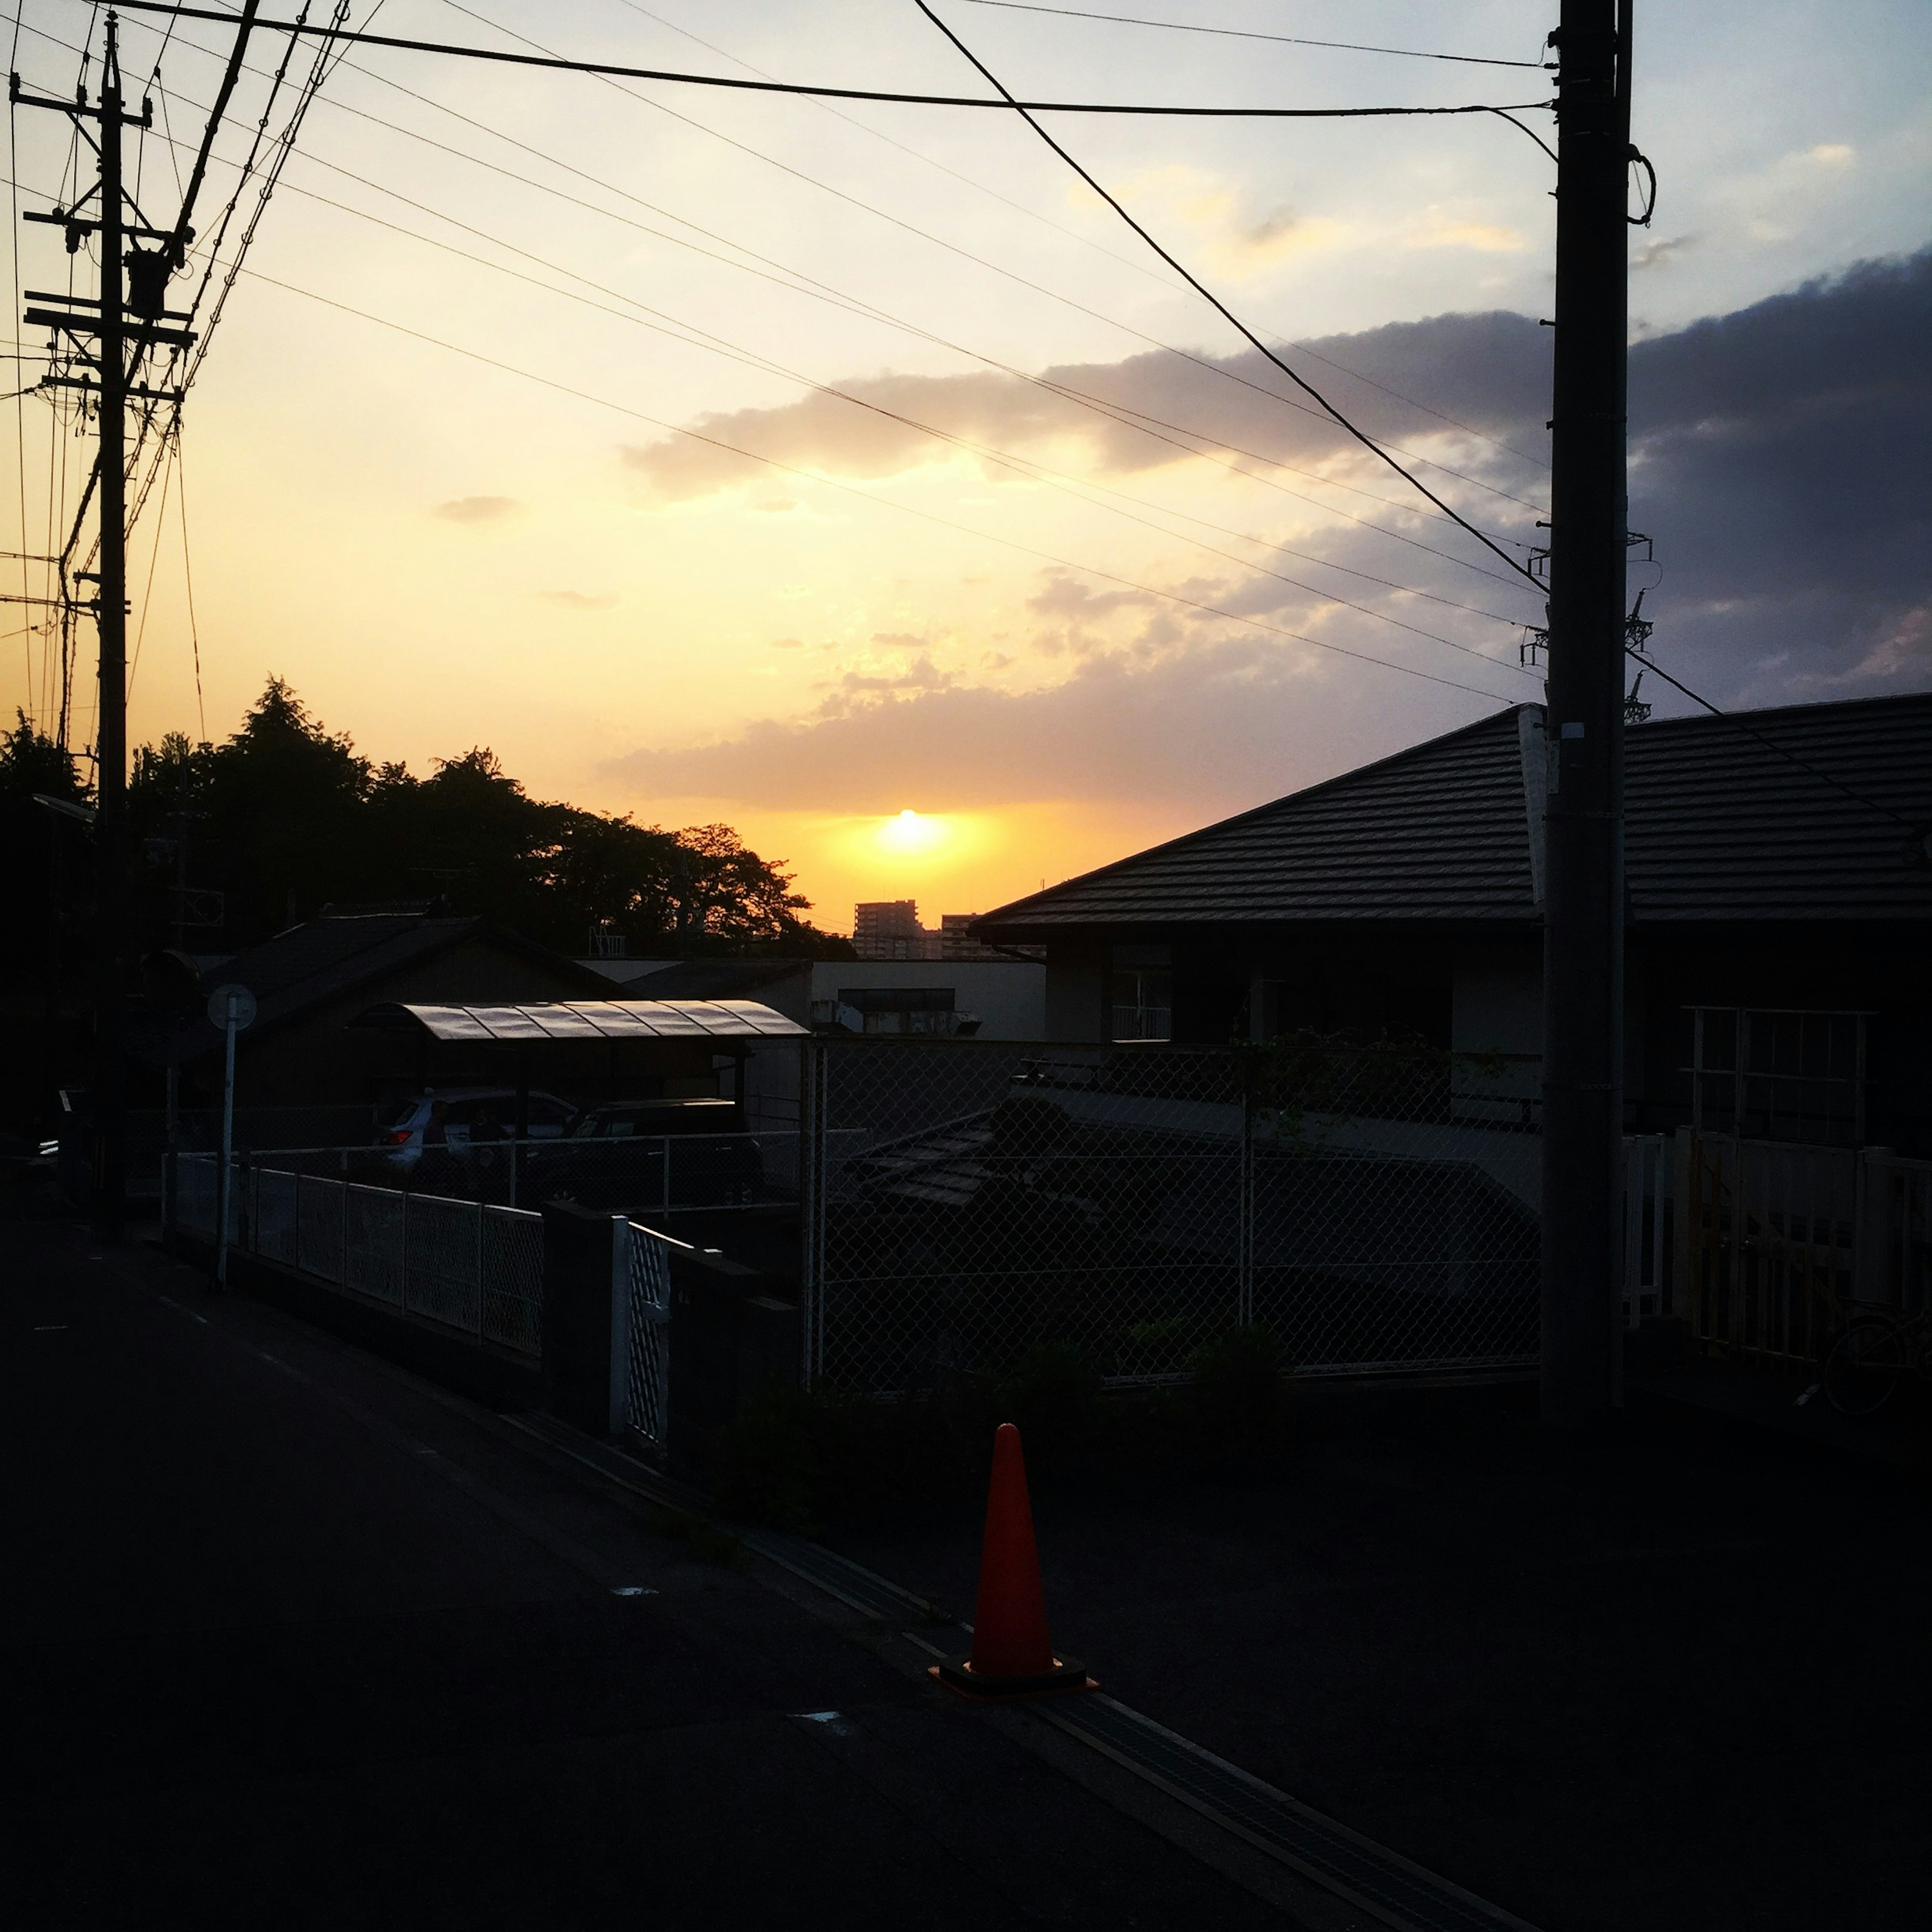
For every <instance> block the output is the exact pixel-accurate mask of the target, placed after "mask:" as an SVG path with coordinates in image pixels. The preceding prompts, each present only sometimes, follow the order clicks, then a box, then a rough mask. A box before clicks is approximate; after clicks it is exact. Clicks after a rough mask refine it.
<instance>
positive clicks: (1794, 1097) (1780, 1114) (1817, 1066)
mask: <svg viewBox="0 0 1932 1932" xmlns="http://www.w3.org/2000/svg"><path fill="white" fill-rule="evenodd" d="M1688 1014H1689V1017H1690V1022H1691V1064H1690V1065H1689V1066H1688V1067H1686V1068H1685V1072H1686V1073H1688V1074H1689V1075H1690V1076H1691V1125H1692V1126H1693V1127H1694V1128H1696V1129H1697V1130H1698V1131H1699V1132H1700V1133H1717V1134H1738V1135H1741V1136H1742V1137H1743V1138H1744V1139H1747V1140H1764V1141H1799V1142H1811V1143H1812V1144H1813V1145H1823V1146H1827V1147H1859V1146H1862V1145H1864V1127H1865V1121H1864V1112H1865V1109H1864V1099H1865V1019H1866V1017H1867V1016H1865V1015H1864V1014H1863V1013H1801V1012H1796V1011H1778V1010H1770V1009H1766V1008H1752V1007H1690V1008H1688Z"/></svg>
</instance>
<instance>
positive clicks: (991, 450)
mask: <svg viewBox="0 0 1932 1932" xmlns="http://www.w3.org/2000/svg"><path fill="white" fill-rule="evenodd" d="M307 158H308V159H309V160H316V159H317V157H315V156H313V155H311V156H308V157H307ZM322 165H323V166H329V167H331V168H334V167H335V164H334V163H329V162H324V163H322ZM335 171H336V172H341V173H343V174H345V175H348V176H349V178H350V179H351V180H355V181H361V182H362V184H363V185H365V186H366V187H375V188H377V189H378V190H379V191H380V192H382V193H386V194H389V195H390V196H392V198H393V199H396V200H398V201H401V202H404V205H407V206H409V207H412V208H416V209H418V210H419V211H420V212H422V213H423V214H429V215H431V216H433V217H434V218H435V219H437V220H442V221H446V222H448V223H449V224H450V226H452V227H455V228H458V229H461V230H463V232H464V233H467V234H471V235H474V236H476V237H477V238H478V239H479V240H481V241H484V242H490V243H491V244H492V245H494V246H496V247H497V248H503V249H505V250H507V251H508V252H510V253H511V254H515V255H520V256H521V257H523V259H524V260H526V261H530V262H533V263H536V265H537V266H538V267H540V268H543V269H547V270H548V271H550V273H552V274H553V275H564V276H567V277H568V278H570V279H571V281H578V282H581V283H583V284H584V286H585V287H588V288H592V289H594V290H596V291H597V292H598V293H599V294H601V295H606V296H610V297H611V298H612V299H613V300H614V301H616V302H622V303H623V304H625V305H626V308H628V309H634V310H637V311H640V314H637V315H631V314H625V312H624V311H620V310H616V309H612V308H607V307H606V306H605V305H604V304H603V303H601V302H593V301H592V300H590V299H589V298H588V297H587V296H582V295H579V294H577V293H574V291H572V290H568V289H559V288H557V287H555V286H554V285H553V284H550V283H547V282H544V281H540V280H538V278H535V277H534V276H531V275H524V274H523V273H522V272H520V271H519V270H517V269H511V268H508V267H506V266H505V265H504V264H502V263H498V262H492V261H490V260H487V258H486V257H482V256H480V255H476V254H472V253H471V252H470V251H469V250H467V249H463V248H457V247H455V245H453V244H452V243H450V242H444V241H440V240H439V239H437V238H435V237H434V236H427V235H423V234H421V233H419V232H418V231H416V229H410V228H406V227H404V226H401V224H400V223H396V222H392V221H389V220H385V219H384V218H383V217H381V216H380V215H376V214H370V213H368V211H366V210H365V209H362V208H353V207H351V206H350V205H348V204H347V203H346V202H339V201H337V200H335V199H333V198H332V197H331V196H327V195H323V194H318V193H316V192H315V190H313V189H310V188H305V187H302V186H300V185H299V184H297V183H293V182H292V183H290V184H289V186H290V191H291V192H292V193H296V194H299V195H302V196H304V197H305V198H306V199H310V200H313V201H315V202H320V204H321V205H323V206H324V207H328V208H335V209H337V210H338V211H340V212H341V213H343V214H350V215H353V216H354V217H356V218H357V219H359V220H364V221H367V222H369V223H372V224H374V226H378V227H381V228H383V229H387V230H389V232H390V233H393V234H398V235H401V236H406V237H407V239H410V240H412V241H414V242H420V243H422V245H424V246H425V247H428V248H437V249H440V250H442V251H444V252H446V253H447V254H452V255H455V257H458V260H463V261H466V262H470V263H474V264H475V265H476V266H478V267H481V268H486V269H490V270H491V271H492V272H494V273H496V274H499V275H508V276H510V277H511V278H514V280H516V281H522V282H524V283H526V284H529V286H531V287H535V288H540V289H542V290H544V291H545V292H546V293H549V294H552V295H556V296H560V297H562V299H565V300H566V301H570V302H577V303H578V304H580V305H582V306H584V307H586V308H591V309H592V310H594V311H596V312H597V313H598V314H605V315H611V316H615V317H616V318H617V319H618V320H620V321H628V322H631V323H634V324H635V325H637V326H641V327H644V328H649V329H655V330H657V331H658V332H660V333H662V334H665V335H669V336H670V338H671V339H672V340H673V341H679V342H682V343H684V344H686V346H688V347H694V348H700V349H703V350H706V351H707V352H708V353H712V354H715V355H721V356H725V357H727V359H729V360H731V361H734V362H739V363H742V364H743V365H745V366H746V367H748V368H757V369H759V370H760V371H764V372H766V373H767V374H776V375H779V376H782V377H784V378H785V379H786V380H788V381H791V382H795V383H799V384H800V385H802V386H804V387H805V388H806V389H810V390H811V391H813V392H814V393H816V394H818V395H825V396H829V397H832V398H835V399H836V400H838V401H841V402H844V403H847V404H851V405H852V406H853V407H856V408H858V409H862V410H867V411H868V412H869V413H872V414H874V415H876V416H882V417H884V418H886V419H888V420H889V421H892V422H898V423H901V424H903V425H905V426H906V427H907V428H911V429H913V430H916V431H919V433H920V434H923V435H926V436H929V437H933V438H935V440H938V441H941V442H944V443H950V444H952V445H953V446H956V447H958V448H960V449H965V450H967V451H968V452H971V453H972V454H974V455H979V456H982V457H986V458H990V459H992V460H993V461H995V462H996V463H999V464H1001V466H1004V467H1006V468H1009V469H1015V470H1016V471H1017V472H1019V473H1020V474H1022V475H1027V476H1030V477H1032V478H1036V479H1038V480H1042V481H1046V482H1048V483H1049V484H1051V485H1052V487H1056V488H1059V489H1061V490H1065V491H1067V492H1068V493H1072V494H1073V495H1075V496H1076V497H1077V498H1078V499H1079V500H1080V501H1082V502H1090V503H1091V502H1094V498H1093V497H1092V496H1086V495H1084V494H1082V492H1083V490H1098V491H1099V492H1100V494H1101V495H1103V496H1118V498H1120V499H1121V501H1122V502H1128V503H1133V504H1136V505H1138V506H1139V508H1143V509H1148V510H1154V511H1159V512H1160V513H1161V514H1164V515H1168V516H1174V517H1180V518H1181V519H1182V520H1184V522H1187V523H1198V524H1199V525H1201V526H1202V527H1203V528H1205V529H1215V530H1219V531H1220V532H1221V533H1222V534H1223V535H1228V536H1232V537H1235V538H1238V539H1240V540H1241V541H1243V542H1246V543H1252V544H1256V545H1259V546H1260V547H1264V548H1266V549H1268V550H1274V551H1277V552H1281V553H1286V554H1288V555H1290V556H1299V557H1301V558H1303V559H1304V560H1305V561H1307V562H1310V563H1313V564H1315V565H1317V566H1318V567H1320V568H1332V569H1336V570H1339V571H1342V572H1343V573H1344V574H1346V575H1349V576H1352V577H1361V578H1362V579H1363V580H1364V581H1366V582H1369V583H1376V584H1379V585H1381V586H1383V587H1384V588H1385V589H1392V590H1395V591H1397V592H1402V593H1403V594H1405V595H1412V596H1415V597H1420V598H1424V599H1426V600H1427V601H1430V602H1432V603H1436V604H1443V605H1445V607H1448V608H1450V609H1452V610H1463V611H1465V612H1467V613H1469V614H1470V615H1472V616H1480V617H1483V618H1485V619H1488V620H1489V621H1490V622H1495V623H1499V624H1502V625H1505V626H1507V627H1508V628H1514V629H1520V628H1522V625H1521V620H1520V619H1516V618H1511V617H1505V616H1502V615H1501V614H1500V613H1498V612H1495V611H1489V610H1478V609H1476V608H1475V607H1474V606H1472V605H1470V604H1460V603H1457V602H1456V601H1455V600H1454V599H1453V598H1446V597H1440V596H1438V595H1436V594H1435V593H1434V592H1430V591H1427V590H1421V589H1417V588H1416V587H1415V586H1413V585H1411V584H1406V583H1396V582H1394V581H1393V580H1391V579H1389V578H1388V577H1375V576H1373V575H1371V574H1370V573H1369V572H1367V571H1358V570H1353V569H1351V568H1349V566H1348V565H1344V564H1333V563H1331V562H1330V561H1329V559H1327V558H1325V557H1319V556H1310V555H1309V554H1308V553H1307V552H1304V551H1298V550H1292V549H1290V548H1289V546H1287V545H1286V544H1279V543H1277V542H1276V541H1274V539H1273V538H1267V537H1259V536H1255V535H1252V534H1251V533H1250V532H1247V531H1244V530H1235V529H1229V528H1228V527H1227V526H1226V525H1223V524H1217V523H1213V522H1212V521H1211V520H1209V519H1208V518H1205V517H1196V516H1194V515H1193V514H1190V512H1188V511H1184V510H1176V509H1173V508H1170V507H1169V506H1168V505H1163V504H1155V503H1150V502H1148V501H1147V500H1146V499H1145V498H1142V497H1138V496H1134V495H1133V494H1132V493H1130V492H1129V491H1126V490H1114V489H1112V488H1109V487H1107V486H1106V485H1104V484H1093V483H1091V482H1088V481H1086V480H1085V479H1082V478H1076V477H1072V476H1069V475H1067V474H1066V473H1065V472H1062V471H1059V470H1055V469H1051V468H1049V466H1046V464H1044V463H1040V462H1038V461H1037V460H1035V459H1034V458H1029V457H1024V456H1020V455H1016V453H1015V452H1012V451H1010V450H1004V449H999V448H998V447H997V446H992V445H989V444H985V443H979V442H977V441H976V440H974V439H972V438H971V437H965V436H962V435H960V434H958V433H956V432H955V431H950V430H946V429H942V428H938V427H936V426H935V425H932V424H930V423H928V422H923V421H922V420H921V419H919V418H917V417H915V416H908V415H906V414H904V413H903V412H901V411H899V410H892V409H888V408H886V407H885V406H884V405H883V404H878V403H874V402H872V401H869V400H868V399H867V398H865V397H862V396H857V395H853V394H852V393H851V392H850V391H848V390H845V389H840V388H838V386H836V385H835V384H832V383H822V382H820V381H818V380H816V379H814V378H813V377H808V376H806V375H804V374H802V373H801V372H799V371H797V370H795V369H791V368H787V367H786V366H785V365H783V364H782V363H779V362H775V361H773V360H772V359H771V358H769V357H768V356H762V355H760V354H759V353H757V352H756V351H754V350H748V349H746V348H745V347H744V346H743V345H742V344H738V343H734V342H733V341H731V340H730V338H728V337H725V336H721V335H717V334H716V333H715V332H712V331H710V330H707V329H703V327H701V326H700V325H698V324H697V323H691V322H688V321H687V320H685V319H684V318H683V317H679V316H675V315H672V314H669V313H668V312H667V311H664V310H661V309H658V308H652V307H651V306H650V305H649V304H647V303H644V302H639V301H637V299H635V298H634V297H633V296H628V295H626V294H625V293H624V292H623V291H622V290H618V289H613V288H611V287H609V286H608V285H607V284H604V283H601V282H598V281H594V280H592V278H590V277H589V276H586V275H581V274H580V273H578V272H577V271H576V270H574V269H568V268H565V266H562V264H561V263H556V262H551V261H548V260H545V259H544V257H541V256H540V255H537V254H534V253H532V251H530V250H529V249H526V248H520V247H518V246H517V245H516V244H515V243H514V242H507V241H505V240H504V239H503V238H502V236H496V235H493V234H490V233H489V232H488V231H487V230H485V229H481V228H478V227H475V226H473V225H472V224H471V223H467V222H464V221H460V220H458V219H457V218H456V217H455V216H453V215H448V214H442V213H441V212H440V211H438V210H437V209H434V208H430V207H428V206H427V205H425V204H424V203H422V202H417V201H414V200H413V199H410V197H409V196H407V195H404V194H401V193H398V191H397V190H395V189H392V188H385V187H381V185H380V184H379V183H376V182H373V181H368V180H367V179H366V178H365V177H362V176H360V175H353V174H350V172H349V170H347V169H335ZM643 317H656V318H658V320H656V321H655V322H652V321H646V320H643ZM667 325H668V326H667ZM1095 507H1097V508H1102V509H1106V510H1109V511H1112V513H1113V514H1116V515H1128V514H1130V513H1128V512H1126V511H1120V510H1117V509H1115V508H1114V506H1113V505H1111V504H1108V503H1104V502H1103V503H1098V504H1096V505H1095ZM1130 520H1132V521H1134V522H1136V523H1142V524H1143V525H1144V526H1145V527H1148V528H1150V529H1160V530H1161V533H1162V534H1163V535H1168V536H1174V535H1177V534H1178V533H1177V532H1174V531H1172V530H1171V529H1166V528H1164V527H1163V526H1160V525H1157V524H1153V523H1148V522H1147V520H1146V519H1145V518H1142V517H1130ZM1181 541H1185V542H1193V543H1196V544H1198V545H1199V547H1201V548H1202V549H1205V550H1207V551H1208V553H1210V554H1211V555H1213V556H1220V557H1223V558H1225V559H1226V560H1227V561H1229V562H1233V563H1236V564H1238V565H1241V568H1244V569H1249V570H1255V571H1259V572H1260V573H1261V574H1263V575H1265V576H1269V577H1275V578H1277V580H1279V581H1280V582H1282V583H1287V584H1289V585H1291V586H1293V587H1294V588H1295V589H1298V590H1305V591H1307V592H1308V593H1309V594H1310V595H1312V596H1315V597H1319V598H1322V600H1323V601H1325V602H1328V603H1331V604H1340V605H1341V606H1343V607H1345V608H1346V609H1349V610H1356V611H1358V612H1360V613H1361V614H1362V615H1364V616H1369V617H1373V618H1375V619H1378V620H1379V621H1380V622H1384V623H1388V624H1392V625H1396V626H1397V628H1400V629H1403V630H1406V631H1412V632H1413V633H1414V634H1415V635H1417V636H1418V637H1427V638H1428V639H1430V640H1431V641H1432V642H1434V643H1441V644H1446V645H1448V646H1449V648H1450V649H1452V650H1462V651H1469V652H1470V654H1471V655H1474V656H1478V657H1481V658H1484V659H1485V661H1489V662H1494V661H1496V660H1494V659H1493V658H1490V657H1489V656H1488V654H1487V652H1481V651H1474V650H1472V649H1471V647H1470V646H1468V645H1466V644H1462V643H1457V641H1456V640H1454V639H1453V638H1449V637H1442V636H1441V635H1440V634H1438V633H1437V632H1436V631H1425V630H1423V629H1421V628H1420V627H1419V626H1418V625H1413V624H1409V623H1406V622H1403V620H1402V619H1400V618H1396V617H1392V616H1389V615H1388V613H1386V612H1385V611H1380V610H1373V609H1372V608H1370V607H1369V606H1367V605H1365V604H1355V603H1353V602H1352V601H1350V600H1349V598H1345V597H1340V596H1338V595H1336V594H1335V593H1334V592H1330V591H1325V590H1323V589H1321V588H1319V586H1316V585H1314V584H1310V583H1302V582H1301V581H1300V580H1298V579H1297V578H1295V577H1289V576H1287V575H1286V574H1284V573H1283V572H1282V571H1277V570H1274V569H1271V568H1269V567H1268V565H1265V564H1257V563H1254V562H1250V560H1248V559H1245V558H1241V557H1236V556H1232V554H1231V553H1229V552H1227V551H1225V550H1218V549H1217V548H1215V547H1214V546H1213V545H1212V544H1201V543H1200V541H1199V538H1187V537H1183V538H1181Z"/></svg>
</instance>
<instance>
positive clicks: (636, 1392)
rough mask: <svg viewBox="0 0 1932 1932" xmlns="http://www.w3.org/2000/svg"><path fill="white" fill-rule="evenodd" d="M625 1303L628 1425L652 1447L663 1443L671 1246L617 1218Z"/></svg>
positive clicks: (667, 1386) (666, 1413) (667, 1394)
mask: <svg viewBox="0 0 1932 1932" xmlns="http://www.w3.org/2000/svg"><path fill="white" fill-rule="evenodd" d="M617 1236H618V1240H619V1243H620V1244H621V1246H622V1251H623V1275H622V1280H623V1281H624V1283H625V1286H626V1289H627V1290H628V1307H627V1309H626V1311H625V1313H626V1316H627V1319H626V1320H625V1345H624V1353H625V1369H626V1374H625V1385H626V1394H627V1397H628V1418H627V1419H628V1421H629V1424H630V1426H631V1427H632V1428H633V1429H634V1430H636V1431H637V1433H638V1434H639V1435H640V1436H642V1437H643V1439H644V1440H645V1441H646V1442H648V1443H649V1444H650V1445H651V1446H652V1448H654V1449H658V1450H661V1449H662V1448H664V1443H665V1436H666V1430H667V1425H668V1424H669V1422H670V1250H671V1244H670V1242H668V1241H666V1240H665V1239H664V1237H663V1236H662V1235H658V1234H654V1233H653V1232H652V1231H651V1230H650V1229H649V1228H644V1227H640V1226H638V1224H637V1223H636V1222H635V1221H629V1220H620V1221H619V1223H617Z"/></svg>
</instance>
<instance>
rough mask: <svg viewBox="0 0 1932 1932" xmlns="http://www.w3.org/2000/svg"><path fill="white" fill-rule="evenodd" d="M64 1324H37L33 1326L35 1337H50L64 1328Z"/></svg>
mask: <svg viewBox="0 0 1932 1932" xmlns="http://www.w3.org/2000/svg"><path fill="white" fill-rule="evenodd" d="M66 1326H67V1324H66V1323H65V1322H35V1323H34V1334H36V1335H52V1334H57V1333H58V1331H61V1330H62V1329H64V1328H66Z"/></svg>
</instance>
